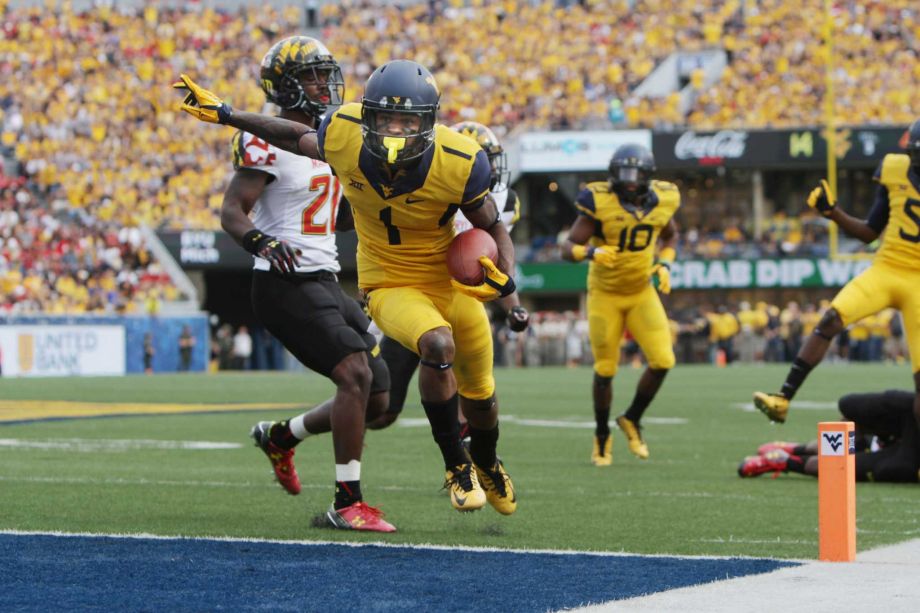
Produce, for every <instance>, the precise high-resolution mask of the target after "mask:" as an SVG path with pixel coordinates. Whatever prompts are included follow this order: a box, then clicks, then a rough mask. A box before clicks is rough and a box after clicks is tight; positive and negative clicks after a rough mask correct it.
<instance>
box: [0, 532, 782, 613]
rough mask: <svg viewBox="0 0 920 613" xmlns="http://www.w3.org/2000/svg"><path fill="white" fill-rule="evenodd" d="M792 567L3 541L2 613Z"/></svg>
mask: <svg viewBox="0 0 920 613" xmlns="http://www.w3.org/2000/svg"><path fill="white" fill-rule="evenodd" d="M794 565H795V563H792V562H782V561H777V560H765V559H740V558H734V559H691V558H669V557H644V556H604V555H590V554H551V553H520V552H493V551H469V550H440V549H424V548H409V547H382V546H374V545H368V546H362V547H350V546H346V545H331V544H317V545H311V544H284V543H265V542H243V541H208V540H158V539H144V538H113V537H93V536H78V537H58V536H33V535H11V534H0V610H6V611H10V610H16V611H24V610H34V611H46V610H47V609H48V607H49V606H50V607H51V608H53V609H56V610H82V609H96V608H103V609H107V610H131V611H139V610H144V611H205V610H207V611H214V610H231V611H235V610H244V609H245V610H256V609H265V610H271V611H355V610H362V611H403V610H437V611H471V610H472V611H483V610H491V611H547V610H557V609H564V608H571V607H577V606H580V605H587V604H593V603H600V602H606V601H609V600H616V599H622V598H630V597H633V596H639V595H642V594H649V593H654V592H660V591H664V590H669V589H674V588H679V587H685V586H689V585H695V584H699V583H707V582H711V581H717V580H722V579H729V578H733V577H740V576H743V575H750V574H756V573H765V572H769V571H772V570H775V569H777V568H782V567H786V566H794Z"/></svg>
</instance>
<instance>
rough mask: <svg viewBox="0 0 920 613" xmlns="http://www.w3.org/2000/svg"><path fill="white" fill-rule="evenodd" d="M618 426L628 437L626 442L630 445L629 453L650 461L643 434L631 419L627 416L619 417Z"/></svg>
mask: <svg viewBox="0 0 920 613" xmlns="http://www.w3.org/2000/svg"><path fill="white" fill-rule="evenodd" d="M617 426H619V428H620V430H622V431H623V434H625V435H626V442H627V443H628V444H629V451H630V453H632V454H633V455H634V456H636V457H637V458H639V459H640V460H647V459H648V445H646V444H645V441H643V440H642V434H641V433H640V432H639V426H637V425H636V424H635V423H634V422H633V421H632V420H631V419H629V418H627V417H626V416H625V415H620V416H619V417H617Z"/></svg>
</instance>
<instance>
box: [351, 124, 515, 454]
mask: <svg viewBox="0 0 920 613" xmlns="http://www.w3.org/2000/svg"><path fill="white" fill-rule="evenodd" d="M451 129H453V130H455V131H457V132H459V133H460V134H463V135H464V136H468V137H470V138H472V139H473V140H474V141H476V142H477V143H478V144H479V146H480V147H482V149H483V151H485V152H486V155H487V156H488V157H489V163H490V164H491V166H492V181H491V185H490V187H489V190H490V191H489V197H490V198H492V200H494V201H495V208H496V209H498V211H499V212H500V213H499V214H500V216H501V220H502V223H504V224H505V226H507V228H508V232H511V229H512V228H513V227H514V224H515V223H517V220H518V219H519V218H520V217H521V203H520V201H519V200H518V197H517V193H515V191H514V190H513V189H511V188H510V187H508V178H509V174H510V173H509V172H508V164H507V158H506V156H505V150H504V148H503V147H502V144H501V141H499V140H498V137H496V136H495V133H494V132H493V131H492V130H491V129H489V128H488V127H487V126H484V125H482V124H481V123H476V122H474V121H464V122H461V123H457V124H454V125H452V126H451ZM472 227H473V224H471V223H470V222H469V220H467V218H466V217H464V215H463V213H462V212H459V211H458V212H457V214H456V215H454V231H455V232H456V233H457V234H460V233H461V232H466V231H467V230H469V229H471V228H472ZM498 302H499V304H500V305H501V307H502V308H503V309H505V310H506V311H507V319H508V326H509V327H510V328H511V330H513V331H515V332H522V331H524V330H526V329H527V324H528V322H529V319H530V315H529V314H528V313H527V309H525V308H524V307H522V306H521V303H520V300H519V299H518V295H517V292H515V293H513V294H511V295H510V296H507V297H506V298H502V299H500V300H499V301H498ZM370 331H371V333H372V334H374V336H375V337H377V338H378V339H381V340H380V352H381V355H382V356H383V359H384V361H385V362H386V364H387V369H388V370H389V371H390V404H389V406H388V407H387V410H386V412H385V413H383V414H382V415H380V416H379V417H377V418H376V419H374V420H371V421H368V422H367V427H368V428H370V429H372V430H381V429H383V428H386V427H387V426H389V425H391V424H392V423H393V422H395V421H396V419H397V418H398V417H399V414H400V413H401V412H402V410H403V406H404V405H405V403H406V393H407V392H408V390H409V383H410V382H411V381H412V375H414V374H415V371H416V369H418V365H419V357H418V355H416V354H415V353H413V352H412V351H409V350H408V349H406V348H405V347H403V346H402V345H400V344H399V343H398V342H396V341H394V340H393V339H391V338H389V337H386V336H383V332H381V331H380V329H379V328H378V327H377V325H376V324H375V323H373V322H371V328H370ZM458 418H459V419H460V439H461V440H466V439H467V438H468V426H467V424H466V419H465V418H464V417H463V413H462V411H461V412H459V413H458Z"/></svg>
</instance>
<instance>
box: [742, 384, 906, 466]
mask: <svg viewBox="0 0 920 613" xmlns="http://www.w3.org/2000/svg"><path fill="white" fill-rule="evenodd" d="M838 404H839V407H840V413H841V414H842V415H843V418H844V419H845V420H847V421H852V422H853V423H854V424H856V458H855V459H856V480H857V481H884V482H888V483H916V482H917V480H918V475H917V471H918V470H920V431H918V429H917V422H916V420H915V419H914V410H913V406H914V394H913V393H911V392H905V391H898V390H889V391H887V392H880V393H873V394H848V395H846V396H844V397H843V398H841V399H840V402H839V403H838ZM873 441H874V442H875V444H874V445H873ZM757 451H758V454H757V455H756V456H749V457H747V458H745V459H744V461H743V462H741V465H740V466H739V467H738V474H739V475H740V476H742V477H757V476H759V475H762V474H763V473H767V472H772V473H775V474H779V473H780V472H796V473H801V474H804V475H812V476H814V477H817V476H818V455H817V454H818V441H811V442H810V443H806V444H799V443H784V442H773V443H767V444H765V445H761V446H760V449H758V450H757Z"/></svg>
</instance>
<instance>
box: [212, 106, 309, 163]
mask: <svg viewBox="0 0 920 613" xmlns="http://www.w3.org/2000/svg"><path fill="white" fill-rule="evenodd" d="M227 125H229V126H233V127H234V128H239V129H240V130H244V131H246V132H249V133H250V134H255V135H256V136H258V137H259V138H261V139H262V140H264V141H265V142H267V143H270V144H272V145H274V146H276V147H278V148H279V149H284V150H285V151H290V152H291V153H296V154H297V155H304V156H306V157H309V158H313V159H314V160H321V159H322V156H320V154H319V145H318V144H317V140H316V130H314V129H313V128H310V127H308V126H305V125H304V124H302V123H299V122H297V121H291V120H289V119H282V118H281V117H272V116H271V115H262V114H260V113H247V112H246V111H233V112H232V113H231V115H230V119H229V120H228V121H227Z"/></svg>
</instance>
